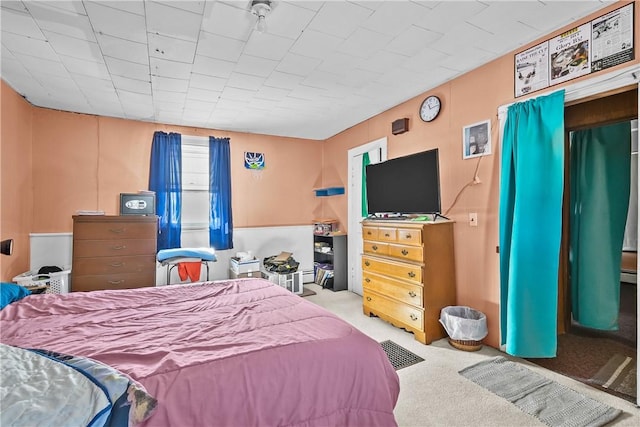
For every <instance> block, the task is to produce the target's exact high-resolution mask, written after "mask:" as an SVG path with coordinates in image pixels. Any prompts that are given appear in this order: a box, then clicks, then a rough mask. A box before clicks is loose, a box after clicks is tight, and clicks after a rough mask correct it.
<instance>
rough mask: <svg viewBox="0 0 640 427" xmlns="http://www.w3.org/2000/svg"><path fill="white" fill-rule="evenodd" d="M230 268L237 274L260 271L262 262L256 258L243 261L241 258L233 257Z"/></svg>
mask: <svg viewBox="0 0 640 427" xmlns="http://www.w3.org/2000/svg"><path fill="white" fill-rule="evenodd" d="M229 268H230V269H231V271H233V272H234V273H236V274H241V273H249V272H253V271H260V260H259V259H257V258H255V257H254V258H253V259H250V260H246V261H241V260H240V258H236V257H231V260H230V261H229Z"/></svg>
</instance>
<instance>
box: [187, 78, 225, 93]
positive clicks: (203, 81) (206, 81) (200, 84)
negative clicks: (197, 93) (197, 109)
mask: <svg viewBox="0 0 640 427" xmlns="http://www.w3.org/2000/svg"><path fill="white" fill-rule="evenodd" d="M226 83H227V79H223V78H220V77H213V76H207V75H204V74H196V73H193V74H191V80H190V83H189V86H190V87H195V88H198V89H208V90H215V91H220V92H221V91H222V90H223V89H224V86H225V84H226Z"/></svg>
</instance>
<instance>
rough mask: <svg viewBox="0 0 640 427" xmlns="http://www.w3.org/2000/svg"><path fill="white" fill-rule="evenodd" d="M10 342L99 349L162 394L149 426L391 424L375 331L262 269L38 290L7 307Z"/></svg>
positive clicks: (395, 384)
mask: <svg viewBox="0 0 640 427" xmlns="http://www.w3.org/2000/svg"><path fill="white" fill-rule="evenodd" d="M0 325H1V327H0V338H1V341H2V342H3V343H5V344H11V345H16V346H20V347H30V348H44V349H49V350H55V351H59V352H62V353H68V354H74V355H78V356H85V357H91V358H94V359H96V360H99V361H101V362H104V363H107V364H109V365H111V366H113V367H115V368H117V369H119V370H120V371H122V372H125V373H126V374H129V375H130V376H131V377H132V378H134V379H136V380H138V381H139V382H140V383H142V384H143V385H144V386H145V387H146V388H147V390H148V391H149V392H150V393H151V394H152V395H154V396H155V397H156V398H158V400H159V405H158V408H157V411H156V413H155V414H154V415H153V416H152V417H151V418H150V419H149V420H148V421H147V423H146V425H147V426H176V427H177V426H213V425H221V426H258V425H260V426H276V425H279V426H280V425H287V426H289V425H290V426H340V425H349V426H356V425H360V426H394V425H396V421H395V419H394V416H393V408H394V406H395V404H396V401H397V398H398V393H399V381H398V376H397V374H396V372H395V371H394V369H393V367H392V366H391V364H390V363H389V361H388V359H387V357H386V355H385V353H384V351H383V350H382V348H381V347H380V345H379V344H378V343H376V342H375V341H373V340H372V339H371V338H369V337H367V336H365V335H364V334H362V333H361V332H359V331H358V330H356V329H355V328H354V327H352V326H351V325H349V324H348V323H346V322H344V321H343V320H341V319H339V318H338V317H336V316H334V315H333V314H331V313H329V312H328V311H326V310H325V309H323V308H321V307H319V306H317V305H315V304H313V303H311V302H309V301H307V300H305V299H304V298H300V297H299V296H297V295H294V294H292V293H290V292H288V291H286V290H284V289H283V288H280V287H278V286H275V285H273V284H271V283H270V282H268V281H266V280H262V279H243V280H229V281H224V282H211V283H207V284H194V285H179V286H168V287H161V288H143V289H134V290H120V291H94V292H77V293H71V294H68V295H33V296H28V297H26V298H24V299H23V300H21V301H19V302H17V303H13V304H10V305H9V306H7V307H6V308H4V309H3V310H2V311H1V312H0Z"/></svg>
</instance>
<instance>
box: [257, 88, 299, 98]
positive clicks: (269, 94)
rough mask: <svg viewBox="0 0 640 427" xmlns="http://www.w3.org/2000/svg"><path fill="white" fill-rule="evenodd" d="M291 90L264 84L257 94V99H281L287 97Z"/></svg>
mask: <svg viewBox="0 0 640 427" xmlns="http://www.w3.org/2000/svg"><path fill="white" fill-rule="evenodd" d="M289 93H291V90H289V89H281V88H277V87H268V86H263V87H262V88H261V89H260V90H259V91H258V93H257V94H256V95H255V98H256V99H268V100H271V101H281V100H283V99H284V98H286V97H287V96H288V95H289Z"/></svg>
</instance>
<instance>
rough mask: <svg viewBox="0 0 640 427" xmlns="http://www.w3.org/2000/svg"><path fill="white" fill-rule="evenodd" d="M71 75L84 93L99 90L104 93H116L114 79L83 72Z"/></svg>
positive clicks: (98, 91)
mask: <svg viewBox="0 0 640 427" xmlns="http://www.w3.org/2000/svg"><path fill="white" fill-rule="evenodd" d="M71 77H72V78H73V81H74V82H75V83H76V85H77V86H78V87H79V88H80V90H82V91H83V92H84V93H87V92H97V93H101V94H103V93H109V92H112V93H114V94H115V88H114V87H113V81H111V79H108V80H105V79H100V78H97V77H90V76H85V75H82V74H71Z"/></svg>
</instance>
